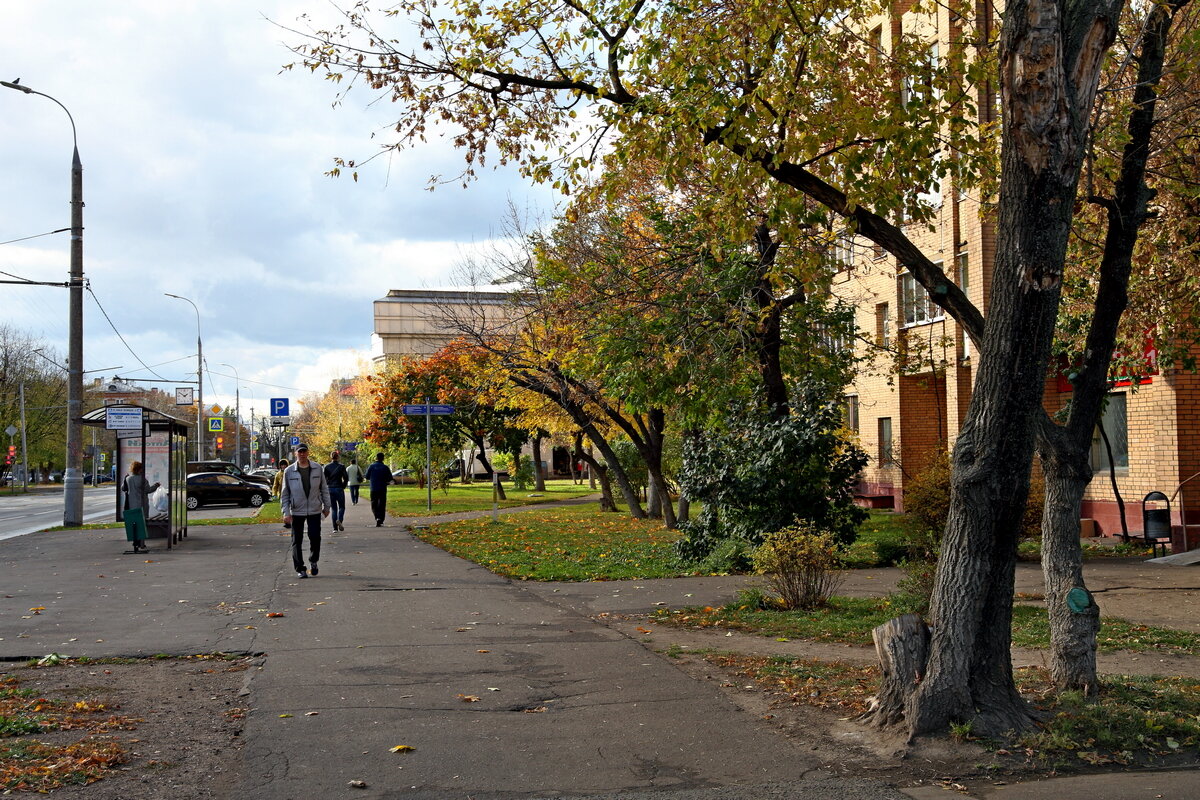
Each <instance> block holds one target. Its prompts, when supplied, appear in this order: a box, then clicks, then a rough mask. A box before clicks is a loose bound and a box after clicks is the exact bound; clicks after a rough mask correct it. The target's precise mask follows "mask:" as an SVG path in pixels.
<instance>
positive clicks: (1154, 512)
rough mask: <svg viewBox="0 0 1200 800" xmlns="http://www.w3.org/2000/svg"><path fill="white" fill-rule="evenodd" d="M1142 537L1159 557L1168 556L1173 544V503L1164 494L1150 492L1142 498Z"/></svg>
mask: <svg viewBox="0 0 1200 800" xmlns="http://www.w3.org/2000/svg"><path fill="white" fill-rule="evenodd" d="M1142 535H1143V536H1144V537H1146V541H1147V542H1148V543H1149V544H1150V546H1151V547H1153V548H1154V554H1155V555H1158V551H1159V549H1160V548H1161V549H1162V554H1163V555H1164V556H1165V555H1166V554H1167V545H1168V544H1170V543H1171V501H1170V500H1169V499H1167V496H1166V495H1165V494H1163V493H1162V492H1150V493H1149V494H1147V495H1146V496H1145V497H1143V498H1142Z"/></svg>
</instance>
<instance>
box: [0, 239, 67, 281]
mask: <svg viewBox="0 0 1200 800" xmlns="http://www.w3.org/2000/svg"><path fill="white" fill-rule="evenodd" d="M69 230H71V229H70V228H59V229H58V230H56V231H46V232H45V233H35V234H34V235H33V236H22V237H21V238H20V239H9V240H8V241H7V242H0V245H3V244H16V243H17V242H28V241H29V240H30V239H38V238H40V237H42V236H53V235H54V234H56V233H66V232H67V231H69ZM5 274H6V275H7V274H8V273H5ZM13 277H16V276H15V275H14V276H13Z"/></svg>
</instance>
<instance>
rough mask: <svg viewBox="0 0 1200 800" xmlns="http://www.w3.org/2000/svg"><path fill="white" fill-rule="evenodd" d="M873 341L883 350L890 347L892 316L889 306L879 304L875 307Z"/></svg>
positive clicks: (888, 304)
mask: <svg viewBox="0 0 1200 800" xmlns="http://www.w3.org/2000/svg"><path fill="white" fill-rule="evenodd" d="M875 341H876V342H878V343H879V346H880V347H882V348H883V349H884V350H887V349H888V348H889V347H891V346H892V315H891V304H890V303H880V304H879V305H877V306H875Z"/></svg>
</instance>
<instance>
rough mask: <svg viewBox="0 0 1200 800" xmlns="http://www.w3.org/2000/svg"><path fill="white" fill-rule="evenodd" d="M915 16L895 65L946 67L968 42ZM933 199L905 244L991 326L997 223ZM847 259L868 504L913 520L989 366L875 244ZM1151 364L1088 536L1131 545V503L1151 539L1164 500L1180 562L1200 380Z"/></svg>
mask: <svg viewBox="0 0 1200 800" xmlns="http://www.w3.org/2000/svg"><path fill="white" fill-rule="evenodd" d="M902 9H903V6H901V7H900V10H898V11H897V13H896V14H895V15H894V16H893V17H891V18H889V19H884V20H880V22H879V26H878V27H876V28H875V29H873V30H872V32H871V40H872V41H873V42H876V43H877V44H878V46H879V47H881V48H882V50H883V51H884V52H886V51H887V50H888V48H889V42H890V41H891V39H892V37H894V36H897V35H899V34H900V33H901V32H908V33H919V34H920V35H921V36H923V37H926V38H927V39H928V40H929V41H930V42H931V58H934V59H936V58H937V54H938V52H939V49H940V51H941V52H943V53H944V52H946V50H945V49H944V48H946V47H948V46H949V43H950V42H952V41H954V40H955V38H956V36H957V35H958V34H959V30H958V28H957V25H956V19H955V17H954V16H953V15H952V13H951V12H950V11H949V10H948V9H947V8H946V7H941V9H940V10H939V11H937V12H936V13H928V14H926V13H922V14H920V15H917V14H913V13H911V12H907V11H903V10H902ZM977 107H978V109H979V121H980V122H981V123H989V122H994V121H998V120H997V114H998V112H997V107H996V102H995V98H994V97H990V96H987V95H984V94H982V93H981V95H980V96H979V97H978V98H977ZM923 197H924V198H925V199H927V200H928V201H929V202H930V203H931V205H932V206H933V207H934V217H933V219H932V220H930V221H929V222H927V223H922V224H921V225H909V226H906V229H905V232H906V234H907V235H908V236H909V238H911V239H912V240H913V242H914V243H915V244H916V245H917V246H919V247H920V248H921V249H922V250H923V251H924V252H925V253H926V254H928V255H929V256H930V257H931V259H932V260H933V261H934V262H936V263H939V264H940V266H941V267H942V269H943V271H944V272H945V273H946V274H947V276H948V277H950V278H951V279H953V280H955V281H956V282H957V283H958V284H959V286H960V287H961V288H962V289H963V290H964V292H966V294H967V295H968V297H969V298H970V299H971V301H972V302H973V303H974V304H975V305H976V306H977V307H979V308H980V309H983V310H984V311H985V313H986V309H987V306H988V301H989V297H988V292H989V287H990V285H991V279H992V265H993V262H994V257H995V252H996V231H995V226H994V224H993V223H992V222H991V219H990V216H989V213H988V209H987V208H986V206H984V205H983V203H982V201H981V199H980V197H979V196H978V195H974V194H972V193H971V192H967V191H959V190H957V189H956V188H955V187H953V186H952V185H943V186H941V187H937V188H935V189H931V190H930V191H929V193H928V194H927V195H925V196H923ZM837 255H838V260H839V262H840V264H839V266H840V267H841V269H840V271H839V272H837V274H836V276H835V278H834V287H833V288H834V291H835V294H837V295H838V296H839V297H841V298H843V299H845V300H847V301H848V302H850V303H852V304H853V305H854V306H855V307H856V308H857V316H856V323H857V326H858V329H859V332H860V334H862V335H861V336H860V340H859V344H858V348H859V352H858V355H860V356H862V357H863V359H864V361H863V366H862V368H861V370H860V371H859V373H858V374H857V376H856V378H855V380H854V381H853V383H852V384H851V385H850V387H849V388H848V389H847V393H846V397H845V402H846V417H847V423H848V425H849V426H850V427H851V428H852V429H853V430H854V431H856V432H857V435H858V437H859V441H860V444H861V445H862V447H863V448H864V449H865V450H866V451H867V453H868V454H869V455H870V456H871V462H870V464H869V465H868V467H867V468H866V470H865V471H864V473H863V477H862V483H861V485H860V489H859V494H860V502H862V503H863V504H865V505H870V506H874V507H885V508H895V509H897V510H903V508H904V489H905V486H906V484H907V483H908V482H909V481H910V480H912V478H913V477H914V476H915V475H917V474H918V473H920V472H921V471H922V470H923V469H924V468H925V467H926V466H927V465H928V464H929V463H930V461H931V459H932V458H934V457H935V456H936V455H937V454H938V453H939V452H940V451H943V450H947V449H949V448H951V447H952V446H953V443H954V440H955V437H956V435H957V433H958V431H959V429H960V428H961V426H962V423H963V421H964V419H965V418H966V414H967V409H968V406H969V404H970V401H971V389H972V385H973V381H974V374H975V373H974V370H975V366H976V365H975V360H976V359H977V354H976V353H975V352H974V348H973V345H972V343H971V341H970V339H969V338H967V337H966V336H965V334H964V332H963V330H962V329H961V328H960V327H959V326H958V324H957V323H955V322H954V320H953V319H951V318H950V317H948V316H946V315H945V313H944V312H943V311H942V309H941V308H940V307H938V306H937V305H936V304H934V303H932V302H930V300H929V297H928V295H927V293H926V292H925V290H924V288H923V287H922V286H921V285H920V284H919V283H918V282H916V281H915V280H914V279H913V278H912V276H910V275H909V274H908V273H907V272H906V271H905V270H904V269H903V268H902V267H899V266H898V265H897V263H896V261H895V259H894V258H893V257H892V256H890V255H889V254H887V253H885V252H883V250H882V249H880V248H876V247H874V246H873V245H872V244H871V243H869V242H866V241H865V240H862V239H847V240H846V241H845V242H843V243H842V244H841V245H840V246H839V247H838V250H837ZM1146 355H1147V368H1146V370H1145V371H1146V373H1147V374H1146V375H1144V376H1139V377H1138V378H1137V379H1136V380H1134V381H1129V380H1126V381H1114V385H1113V389H1112V392H1111V394H1110V397H1109V401H1108V404H1107V406H1106V409H1105V412H1104V416H1103V418H1102V420H1101V423H1102V426H1103V429H1104V434H1106V436H1107V439H1108V442H1107V444H1106V443H1105V441H1104V439H1103V437H1102V436H1101V433H1100V430H1099V428H1098V429H1097V432H1096V435H1095V437H1094V442H1093V448H1092V464H1093V469H1094V470H1095V477H1094V479H1093V480H1092V483H1091V484H1090V486H1089V487H1088V490H1087V493H1086V495H1085V498H1084V504H1083V509H1082V515H1083V517H1084V521H1082V522H1081V531H1082V532H1083V533H1084V534H1086V535H1108V536H1113V535H1120V534H1121V532H1122V524H1121V512H1120V505H1121V502H1122V501H1123V504H1124V507H1125V519H1126V525H1127V528H1128V530H1129V532H1130V533H1131V534H1132V535H1137V536H1140V535H1141V534H1142V531H1143V523H1142V500H1143V498H1144V497H1145V496H1146V495H1147V494H1148V493H1150V492H1162V493H1163V494H1164V495H1166V496H1167V498H1168V499H1169V500H1170V504H1171V519H1172V524H1173V529H1174V531H1173V533H1174V536H1175V549H1176V550H1177V551H1178V550H1179V549H1180V548H1181V547H1185V546H1186V549H1191V548H1192V547H1196V546H1198V545H1200V477H1198V474H1200V449H1198V448H1197V446H1198V445H1200V376H1198V375H1196V374H1194V373H1191V372H1185V371H1178V370H1164V371H1161V372H1160V371H1159V370H1158V368H1157V364H1156V362H1155V357H1154V356H1155V354H1154V349H1153V343H1148V346H1147V354H1146ZM1061 372H1062V370H1061V369H1059V368H1056V369H1053V370H1052V371H1051V374H1049V375H1047V378H1046V387H1045V395H1044V398H1045V399H1044V404H1045V408H1046V409H1047V411H1048V412H1050V413H1054V412H1055V411H1057V410H1059V409H1061V408H1062V407H1063V406H1064V405H1065V404H1066V403H1067V402H1068V401H1069V399H1070V385H1069V384H1068V383H1066V382H1065V381H1063V380H1061V379H1060V378H1059V377H1058V376H1059V374H1061ZM1110 453H1111V455H1110ZM1193 478H1194V480H1193ZM1114 485H1115V489H1114ZM1185 530H1186V531H1187V532H1188V533H1187V536H1186V537H1185V534H1184V531H1185Z"/></svg>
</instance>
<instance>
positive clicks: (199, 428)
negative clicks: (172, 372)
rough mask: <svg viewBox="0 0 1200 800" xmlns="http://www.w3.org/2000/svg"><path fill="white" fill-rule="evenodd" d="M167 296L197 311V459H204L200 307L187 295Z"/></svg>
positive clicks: (168, 293)
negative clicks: (189, 305) (181, 301)
mask: <svg viewBox="0 0 1200 800" xmlns="http://www.w3.org/2000/svg"><path fill="white" fill-rule="evenodd" d="M163 294H165V295H166V296H167V297H174V298H175V299H176V300H183V301H184V302H186V303H190V304H191V306H192V308H193V309H194V310H195V312H196V387H197V392H196V460H197V461H203V460H204V343H203V342H202V341H201V340H200V309H199V308H197V307H196V304H195V303H192V301H191V300H188V299H187V298H186V297H183V296H182V295H177V294H171V293H170V292H163Z"/></svg>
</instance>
